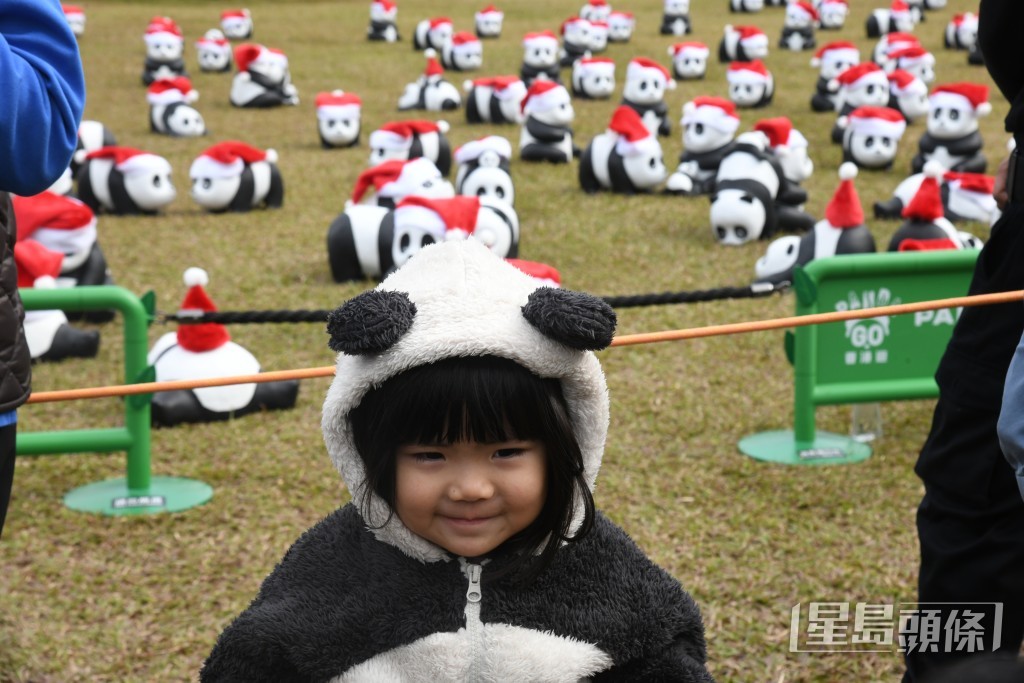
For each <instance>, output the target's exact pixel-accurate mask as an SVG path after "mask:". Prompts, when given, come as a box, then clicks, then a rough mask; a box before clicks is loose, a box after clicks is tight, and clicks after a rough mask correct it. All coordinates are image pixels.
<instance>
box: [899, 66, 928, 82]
mask: <svg viewBox="0 0 1024 683" xmlns="http://www.w3.org/2000/svg"><path fill="white" fill-rule="evenodd" d="M903 70H904V71H906V72H907V73H910V74H913V75H915V76H917V77H918V78H920V79H921V80H922V81H924V82H925V83H933V82H934V81H935V65H934V64H929V63H928V62H921V63H920V64H908V65H907V66H905V67H903Z"/></svg>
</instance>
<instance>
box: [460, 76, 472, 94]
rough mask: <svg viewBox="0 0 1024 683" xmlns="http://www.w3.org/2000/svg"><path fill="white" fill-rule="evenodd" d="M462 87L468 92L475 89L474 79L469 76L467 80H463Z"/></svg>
mask: <svg viewBox="0 0 1024 683" xmlns="http://www.w3.org/2000/svg"><path fill="white" fill-rule="evenodd" d="M462 89H463V90H465V91H466V92H469V91H470V90H472V89H473V81H471V80H469V79H468V78H467V79H466V80H464V81H462Z"/></svg>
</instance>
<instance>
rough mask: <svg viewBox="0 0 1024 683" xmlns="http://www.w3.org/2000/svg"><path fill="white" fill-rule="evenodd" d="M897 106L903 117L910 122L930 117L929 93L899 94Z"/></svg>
mask: <svg viewBox="0 0 1024 683" xmlns="http://www.w3.org/2000/svg"><path fill="white" fill-rule="evenodd" d="M896 104H897V105H898V106H899V109H900V111H901V112H902V113H903V116H905V117H906V118H907V119H908V120H910V121H916V120H917V119H920V118H922V117H924V116H927V115H928V106H929V105H928V92H927V91H925V92H919V93H901V94H898V95H897V96H896Z"/></svg>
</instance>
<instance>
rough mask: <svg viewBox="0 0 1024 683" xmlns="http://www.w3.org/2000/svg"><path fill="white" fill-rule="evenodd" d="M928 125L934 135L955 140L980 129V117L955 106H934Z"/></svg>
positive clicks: (930, 112)
mask: <svg viewBox="0 0 1024 683" xmlns="http://www.w3.org/2000/svg"><path fill="white" fill-rule="evenodd" d="M926 127H927V128H928V132H929V133H931V135H932V136H933V137H936V138H939V139H942V140H955V139H957V138H962V137H964V136H965V135H970V134H971V133H973V132H974V131H976V130H978V119H977V118H976V117H974V116H972V115H971V114H970V113H968V112H966V111H964V110H962V109H957V108H955V107H932V108H931V110H930V111H929V113H928V123H927V124H926Z"/></svg>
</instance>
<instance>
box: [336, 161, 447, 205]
mask: <svg viewBox="0 0 1024 683" xmlns="http://www.w3.org/2000/svg"><path fill="white" fill-rule="evenodd" d="M371 188H373V195H374V196H373V202H367V203H373V204H376V205H377V206H382V207H384V208H385V209H393V208H395V205H396V204H398V203H399V202H400V201H402V200H403V199H405V198H406V197H411V196H417V197H429V198H431V199H448V198H450V197H454V196H455V188H454V187H452V184H451V183H450V182H448V179H447V178H445V177H444V176H443V175H441V171H440V170H438V168H437V166H435V165H434V162H433V161H431V160H430V159H427V158H425V157H416V158H415V159H409V160H408V161H399V160H397V159H391V160H389V161H384V162H382V163H379V164H377V165H376V166H373V167H371V168H368V169H366V170H365V171H363V172H362V173H360V174H359V177H358V178H357V179H356V184H355V187H354V188H353V189H352V197H351V199H349V200H347V201H346V202H345V206H353V205H356V204H359V203H360V202H361V201H363V199H364V198H365V197H366V195H367V193H368V192H369V191H370V189H371Z"/></svg>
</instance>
